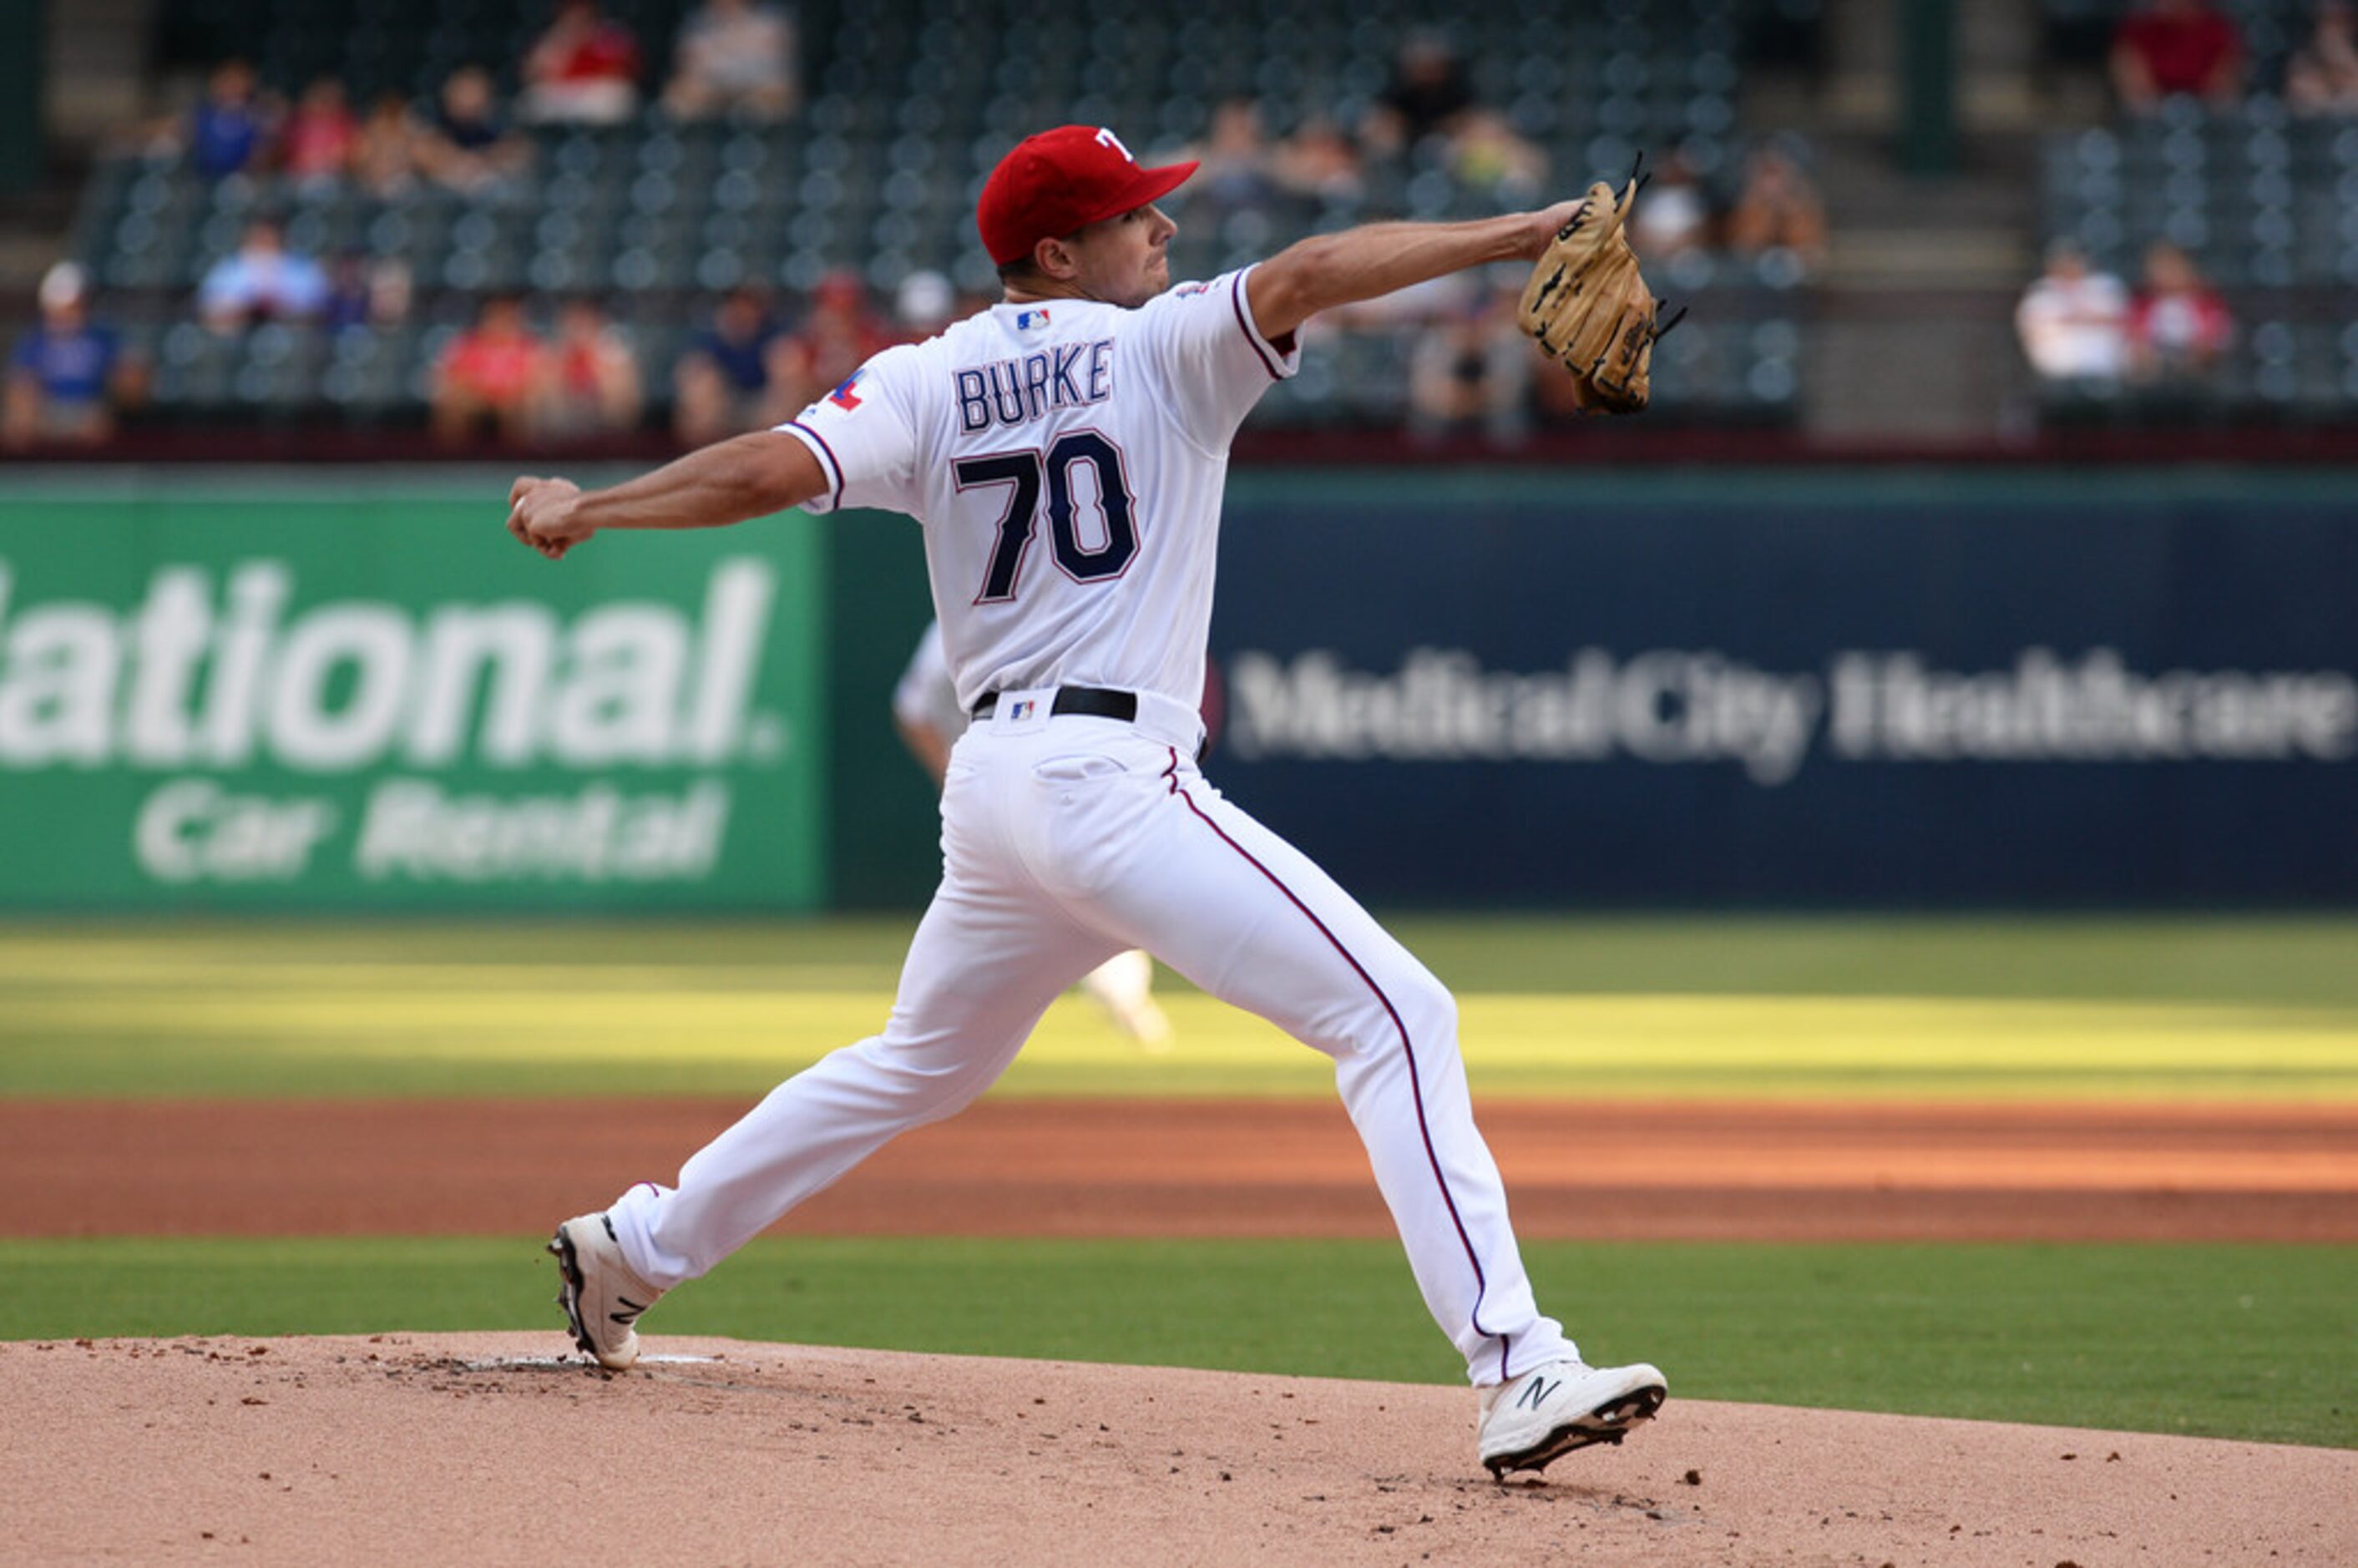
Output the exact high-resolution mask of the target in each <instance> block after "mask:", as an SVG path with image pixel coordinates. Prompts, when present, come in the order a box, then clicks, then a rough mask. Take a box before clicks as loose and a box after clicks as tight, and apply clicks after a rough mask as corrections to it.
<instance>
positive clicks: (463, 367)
mask: <svg viewBox="0 0 2358 1568" xmlns="http://www.w3.org/2000/svg"><path fill="white" fill-rule="evenodd" d="M542 353H543V350H542V347H541V342H540V340H539V339H538V338H536V337H535V336H534V335H533V332H532V330H531V328H529V327H527V326H526V325H525V319H524V303H523V301H521V300H519V299H518V298H516V297H514V295H493V296H492V297H490V298H488V299H486V300H484V301H483V305H482V309H481V313H480V314H479V315H478V316H477V317H476V319H475V324H474V326H472V327H471V328H469V329H468V330H466V331H464V332H461V333H460V334H459V335H458V336H457V337H455V338H453V339H451V340H450V342H449V346H448V347H447V348H445V349H444V350H443V351H442V357H441V358H440V360H438V362H436V363H435V366H434V392H433V417H434V433H435V435H437V436H438V437H439V438H442V439H443V440H445V441H449V442H460V441H465V440H467V439H469V438H472V437H473V436H474V435H476V434H477V433H478V432H480V431H481V429H482V428H483V427H485V426H489V427H492V429H493V430H494V431H495V432H497V434H498V435H499V436H500V437H501V438H503V439H504V440H507V441H511V442H514V441H519V440H521V439H523V438H524V436H525V431H526V429H527V427H528V425H529V421H530V419H531V416H532V413H533V396H534V394H535V392H536V391H537V390H538V389H539V386H540V384H541V376H542V373H543V372H542V366H541V356H542Z"/></svg>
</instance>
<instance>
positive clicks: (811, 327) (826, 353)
mask: <svg viewBox="0 0 2358 1568" xmlns="http://www.w3.org/2000/svg"><path fill="white" fill-rule="evenodd" d="M896 341H899V340H898V339H897V338H896V337H895V335H894V334H893V331H892V327H891V325H890V324H889V323H887V322H884V321H882V320H880V319H877V317H876V315H875V314H874V312H872V311H871V310H870V309H869V307H868V290H867V289H866V288H865V287H863V286H862V285H861V284H860V275H859V274H858V273H856V272H849V271H838V272H831V273H828V274H827V276H825V277H823V278H821V279H819V283H818V287H817V288H815V289H813V290H812V291H811V305H810V314H808V315H807V316H805V317H804V318H803V319H802V324H801V325H800V326H798V327H796V328H795V330H794V331H793V333H792V334H791V335H789V336H788V337H787V338H786V339H785V340H784V342H783V343H782V344H781V345H780V350H779V357H780V359H781V360H782V362H783V367H784V377H783V379H784V388H783V390H784V392H785V394H786V398H785V402H786V406H787V407H789V408H803V407H806V406H809V405H810V404H812V403H815V402H817V400H818V399H820V398H822V397H825V396H826V395H827V394H828V393H830V392H832V391H834V390H835V389H836V388H837V387H838V386H840V385H841V384H843V383H844V382H846V381H848V380H849V379H850V377H851V373H852V372H853V371H856V370H858V369H859V368H860V366H861V365H862V364H865V363H866V362H868V360H869V357H870V356H871V355H873V354H877V353H881V352H882V351H884V350H885V349H888V348H890V347H891V346H892V344H893V343H894V342H896Z"/></svg>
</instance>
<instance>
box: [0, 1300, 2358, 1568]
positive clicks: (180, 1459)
mask: <svg viewBox="0 0 2358 1568" xmlns="http://www.w3.org/2000/svg"><path fill="white" fill-rule="evenodd" d="M558 1343H559V1342H558V1341H557V1338H556V1336H553V1335H546V1334H528V1335H527V1334H501V1335H470V1336H428V1335H415V1336H407V1335H388V1336H381V1337H377V1338H319V1339H277V1340H267V1341H263V1340H243V1339H178V1340H168V1341H129V1340H105V1341H99V1342H96V1343H92V1342H90V1341H77V1342H72V1343H13V1344H0V1409H5V1411H7V1420H6V1421H5V1422H0V1542H5V1544H0V1558H5V1559H7V1560H9V1561H19V1562H39V1563H58V1562H74V1561H86V1560H92V1559H99V1558H108V1559H114V1560H121V1561H132V1562H141V1563H160V1562H207V1563H211V1562H233V1563H304V1564H314V1563H386V1562H409V1563H449V1562H467V1563H510V1562H514V1563H526V1562H531V1563H546V1562H548V1561H550V1560H552V1559H553V1558H554V1559H561V1560H580V1561H585V1562H586V1561H591V1560H595V1561H598V1562H601V1563H608V1562H611V1563H744V1562H761V1563H780V1562H800V1563H908V1562H922V1563H929V1564H931V1563H1087V1564H1091V1565H1093V1568H1096V1565H1102V1564H1104V1563H1109V1562H1135V1563H1257V1562H1328V1563H1342V1562H1349V1563H1362V1562H1365V1563H1422V1562H1426V1561H1431V1562H1434V1563H1545V1562H1563V1561H1569V1560H1572V1559H1574V1558H1575V1557H1577V1558H1579V1559H1581V1560H1584V1561H1594V1562H1627V1563H1697V1564H1702V1563H1710V1564H1720V1563H1779V1564H1789V1563H1867V1564H1877V1563H1925V1562H1932V1563H1942V1564H1951V1563H1955V1564H1966V1563H2006V1564H2032V1565H2035V1568H2054V1565H2057V1564H2062V1563H2086V1564H2088V1565H2090V1568H2096V1565H2099V1564H2114V1563H2156V1564H2165V1563H2166V1564H2184V1563H2206V1562H2207V1563H2222V1564H2224V1563H2348V1562H2351V1561H2353V1559H2358V1454H2353V1453H2345V1452H2341V1451H2337V1450H2325V1449H2309V1448H2287V1447H2267V1446H2261V1445H2256V1444H2234V1443H2217V1442H2206V1441H2200V1440H2193V1439H2186V1438H2169V1437H2149V1436H2144V1435H2136V1434H2125V1433H2094V1432H2077V1431H2071V1430H2067V1429H2063V1428H2056V1427H2012V1426H1999V1425H1994V1424H1988V1423H1983V1422H1953V1421H1920V1420H1909V1419H1903V1418H1898V1417H1892V1416H1876V1415H1856V1414H1848V1413H1843V1412H1833V1411H1795V1410H1779V1409H1773V1408H1768V1407H1764V1406H1756V1405H1733V1404H1709V1403H1702V1402H1697V1401H1692V1400H1689V1401H1682V1400H1679V1399H1678V1398H1677V1392H1676V1381H1675V1376H1676V1375H1675V1372H1673V1383H1672V1398H1671V1403H1670V1405H1669V1406H1668V1407H1667V1408H1666V1410H1665V1411H1663V1414H1662V1416H1661V1418H1660V1420H1659V1421H1657V1422H1655V1423H1654V1424H1653V1426H1652V1428H1651V1429H1650V1430H1643V1431H1640V1432H1639V1433H1638V1434H1637V1435H1636V1436H1634V1437H1633V1438H1632V1439H1631V1440H1630V1442H1629V1444H1628V1446H1627V1447H1626V1448H1622V1449H1613V1448H1598V1449H1590V1450H1587V1451H1585V1452H1584V1453H1581V1454H1574V1455H1572V1456H1570V1457H1568V1458H1566V1459H1563V1460H1561V1461H1559V1462H1558V1463H1557V1464H1556V1465H1555V1466H1554V1467H1553V1468H1552V1470H1551V1471H1550V1472H1549V1473H1548V1478H1547V1479H1546V1481H1545V1482H1544V1483H1541V1484H1521V1485H1514V1486H1509V1487H1498V1486H1494V1485H1492V1484H1491V1483H1490V1481H1488V1480H1487V1478H1486V1477H1484V1476H1482V1475H1481V1473H1480V1472H1479V1471H1478V1470H1477V1469H1476V1467H1475V1465H1474V1460H1473V1444H1472V1410H1473V1406H1472V1397H1471V1396H1470V1395H1469V1394H1468V1393H1466V1391H1465V1390H1457V1389H1443V1388H1426V1387H1412V1386H1406V1385H1401V1384H1389V1383H1348V1382H1338V1381H1330V1380H1325V1379H1287V1378H1273V1377H1260V1376H1249V1375H1241V1374H1234V1373H1219V1372H1191V1371H1174V1370H1168V1369H1163V1368H1138V1367H1095V1366H1078V1365H1072V1364H1067V1363H1062V1362H1028V1361H1001V1360H983V1359H976V1358H968V1357H934V1356H910V1355H895V1354H889V1353H884V1352H877V1351H857V1350H828V1349H806V1348H802V1347H799V1346H779V1345H754V1344H747V1343H744V1342H741V1341H736V1340H717V1339H673V1338H663V1337H657V1338H654V1339H653V1340H651V1341H650V1347H651V1349H652V1350H653V1351H654V1353H655V1354H656V1356H657V1357H658V1358H657V1359H655V1360H654V1361H652V1362H651V1363H649V1364H648V1365H646V1366H645V1367H644V1368H642V1369H640V1370H638V1371H634V1372H633V1373H631V1374H629V1375H626V1376H622V1377H610V1376H607V1375H605V1374H603V1373H600V1372H598V1371H596V1370H594V1369H591V1368H588V1367H586V1366H585V1365H584V1364H582V1363H580V1362H579V1361H572V1362H566V1361H559V1360H557V1359H555V1358H554V1357H553V1354H552V1353H553V1351H554V1350H555V1349H556V1348H557V1345H558Z"/></svg>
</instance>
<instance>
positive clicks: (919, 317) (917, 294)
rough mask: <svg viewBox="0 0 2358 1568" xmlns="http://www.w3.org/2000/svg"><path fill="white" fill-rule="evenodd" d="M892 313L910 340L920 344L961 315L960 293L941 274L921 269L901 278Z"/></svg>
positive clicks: (893, 297)
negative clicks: (959, 305) (958, 295)
mask: <svg viewBox="0 0 2358 1568" xmlns="http://www.w3.org/2000/svg"><path fill="white" fill-rule="evenodd" d="M892 315H893V318H894V319H895V320H897V321H898V322H899V324H900V328H901V334H902V336H903V338H905V339H906V340H907V341H910V342H913V343H921V342H923V341H925V340H926V339H927V338H930V337H932V336H933V335H934V334H935V333H936V332H939V331H940V330H942V329H943V328H945V327H946V326H948V325H949V324H950V323H951V322H952V321H954V320H957V318H958V308H957V290H955V289H954V288H952V287H950V280H949V279H948V278H946V277H944V276H942V275H941V274H940V273H937V272H929V271H926V270H924V269H922V268H921V269H919V270H918V271H916V272H913V273H911V274H910V275H909V276H906V277H904V278H903V279H902V280H901V287H900V288H899V290H898V291H896V292H895V293H894V294H893V296H892Z"/></svg>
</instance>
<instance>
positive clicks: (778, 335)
mask: <svg viewBox="0 0 2358 1568" xmlns="http://www.w3.org/2000/svg"><path fill="white" fill-rule="evenodd" d="M792 346H793V344H792V340H790V339H789V338H787V336H786V335H785V333H784V331H782V330H780V329H779V327H778V323H777V321H776V320H775V319H773V317H772V316H771V315H770V311H769V308H768V307H767V306H766V305H764V304H763V301H762V297H761V296H760V295H759V294H757V293H755V292H754V291H753V290H752V289H750V288H740V289H736V290H733V291H732V292H731V293H730V295H729V296H728V297H726V298H724V299H723V300H721V302H720V308H719V310H717V311H715V312H714V313H713V318H712V325H711V327H709V328H708V329H707V330H704V331H702V332H699V333H698V334H697V336H696V339H695V341H692V342H691V343H689V344H688V346H687V352H686V353H684V354H682V355H681V356H680V359H679V363H678V364H677V365H676V367H675V368H674V369H673V372H672V384H673V390H674V392H675V394H676V398H677V401H676V403H675V404H674V405H673V407H672V425H673V428H674V430H675V431H676V433H677V434H678V436H679V438H680V439H681V440H683V441H686V442H687V443H689V444H690V445H692V446H699V447H700V446H703V445H705V444H706V443H708V442H710V441H717V440H719V439H720V438H722V437H724V436H733V435H736V434H738V433H739V432H741V431H744V430H751V429H753V428H756V427H766V426H770V425H775V424H777V423H778V422H779V421H780V420H783V419H790V418H792V417H793V416H794V414H795V410H794V409H792V408H781V407H779V406H777V405H778V401H779V398H780V396H781V395H782V391H783V389H784V386H785V384H786V383H787V381H788V380H789V379H790V378H789V377H787V376H786V375H785V374H784V373H783V372H784V365H783V364H782V363H781V356H782V355H784V353H786V352H787V351H789V350H790V349H791V348H792Z"/></svg>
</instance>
